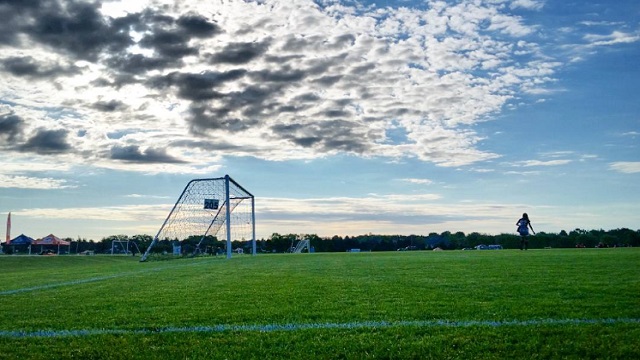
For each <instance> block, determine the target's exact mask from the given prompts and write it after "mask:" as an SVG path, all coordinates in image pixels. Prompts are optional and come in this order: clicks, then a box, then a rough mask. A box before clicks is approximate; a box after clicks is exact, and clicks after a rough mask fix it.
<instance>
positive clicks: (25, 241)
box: [5, 234, 35, 245]
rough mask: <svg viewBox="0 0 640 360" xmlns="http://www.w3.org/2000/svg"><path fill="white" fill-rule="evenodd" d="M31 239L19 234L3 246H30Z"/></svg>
mask: <svg viewBox="0 0 640 360" xmlns="http://www.w3.org/2000/svg"><path fill="white" fill-rule="evenodd" d="M34 241H35V240H33V239H32V238H30V237H28V236H27V235H25V234H20V235H19V236H17V237H16V238H14V239H12V240H11V241H10V242H9V243H8V244H6V243H5V245H31V243H32V242H34Z"/></svg>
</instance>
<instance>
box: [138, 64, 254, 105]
mask: <svg viewBox="0 0 640 360" xmlns="http://www.w3.org/2000/svg"><path fill="white" fill-rule="evenodd" d="M245 74H246V70H241V69H237V70H230V71H225V72H216V71H206V72H203V73H198V74H193V73H179V72H173V73H170V74H167V75H163V76H156V77H153V78H151V79H149V81H148V82H147V84H148V85H149V86H150V87H152V88H155V89H164V88H169V87H177V89H178V96H179V97H180V98H183V99H186V100H191V101H205V100H211V99H219V98H222V97H224V96H225V95H224V94H221V93H219V92H218V91H216V90H215V89H216V88H217V87H219V86H221V85H222V84H224V83H226V82H228V81H233V80H238V79H240V78H242V77H243V76H244V75H245Z"/></svg>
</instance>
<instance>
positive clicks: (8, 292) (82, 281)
mask: <svg viewBox="0 0 640 360" xmlns="http://www.w3.org/2000/svg"><path fill="white" fill-rule="evenodd" d="M210 261H211V260H202V261H199V262H193V263H188V264H180V265H171V266H164V267H157V268H152V269H144V270H140V271H130V272H125V273H118V274H113V275H105V276H96V277H92V278H88V279H80V280H73V281H66V282H61V283H53V284H46V285H38V286H32V287H26V288H21V289H13V290H5V291H0V296H2V295H14V294H19V293H23V292H30V291H38V290H47V289H53V288H57V287H62V286H72V285H80V284H86V283H92V282H97V281H103V280H109V279H115V278H119V277H123V276H132V275H139V274H146V273H149V272H154V271H162V270H167V269H175V268H180V267H187V266H194V265H201V264H204V263H209V262H210Z"/></svg>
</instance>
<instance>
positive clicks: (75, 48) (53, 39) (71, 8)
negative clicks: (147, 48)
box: [23, 1, 133, 60]
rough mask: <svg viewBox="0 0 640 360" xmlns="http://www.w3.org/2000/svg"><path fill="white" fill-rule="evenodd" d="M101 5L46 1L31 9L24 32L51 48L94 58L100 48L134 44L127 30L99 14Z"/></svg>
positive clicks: (112, 49) (105, 49)
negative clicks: (42, 4)
mask: <svg viewBox="0 0 640 360" xmlns="http://www.w3.org/2000/svg"><path fill="white" fill-rule="evenodd" d="M100 6H101V4H100V3H98V2H96V3H88V2H81V1H78V2H75V1H65V2H63V3H61V4H57V3H56V2H54V1H49V2H47V3H46V5H44V6H42V7H38V8H37V9H34V10H33V11H32V12H31V14H30V15H31V21H29V22H28V23H27V24H28V25H26V26H24V28H23V32H24V33H26V34H27V35H28V36H30V37H31V38H33V39H35V40H36V41H38V42H40V43H43V44H46V45H49V46H50V47H51V48H53V49H57V50H66V51H67V52H68V53H70V54H73V55H74V56H75V57H77V58H80V59H87V60H97V58H98V55H99V54H100V53H101V52H102V51H107V52H121V51H122V50H124V49H125V48H127V47H128V46H130V45H133V40H132V39H131V37H130V35H129V33H128V32H126V31H122V30H123V29H120V28H118V27H115V26H112V24H111V23H110V22H109V19H106V18H104V17H103V16H102V14H100V12H99V10H98V9H99V7H100ZM118 24H119V25H120V23H118Z"/></svg>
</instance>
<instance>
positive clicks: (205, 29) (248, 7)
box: [0, 0, 611, 173]
mask: <svg viewBox="0 0 640 360" xmlns="http://www.w3.org/2000/svg"><path fill="white" fill-rule="evenodd" d="M505 4H507V3H506V2H504V1H489V2H477V1H467V0H464V1H459V2H456V3H451V4H448V3H445V2H428V3H426V4H425V6H421V7H418V8H409V7H402V8H398V9H394V8H392V7H385V8H367V7H362V6H358V5H357V4H354V3H351V2H347V3H341V4H337V3H331V4H329V3H327V4H319V3H318V2H315V1H311V0H294V1H289V0H287V1H285V0H271V1H268V2H263V1H225V2H219V3H218V2H216V3H215V4H214V3H202V2H195V1H181V2H178V3H176V4H175V5H172V6H160V5H158V3H157V2H155V1H147V2H145V1H142V0H141V1H140V2H138V1H136V2H127V1H110V2H105V3H103V4H101V3H100V2H84V1H75V0H70V1H37V0H32V1H26V2H10V3H6V4H3V5H2V6H0V11H2V12H3V14H7V16H4V17H3V18H6V19H7V20H6V21H5V22H3V23H2V24H0V34H1V35H0V43H2V44H3V54H1V55H0V80H2V81H0V93H2V94H10V95H11V98H12V99H13V100H12V101H13V102H12V103H11V104H5V105H4V107H5V108H7V109H8V110H9V111H10V114H11V116H14V117H15V118H12V119H14V120H11V121H13V122H11V123H9V120H7V119H8V118H6V119H5V120H4V121H5V123H0V124H2V125H0V126H4V128H0V131H2V132H0V134H1V135H0V141H3V140H4V141H5V142H10V143H12V145H11V146H4V149H7V150H8V151H14V152H29V153H36V154H41V155H48V156H51V158H52V159H55V157H56V156H61V155H65V156H68V157H71V156H75V159H74V160H70V159H69V158H66V160H68V161H72V162H74V163H83V162H85V163H86V160H87V159H91V160H92V162H91V163H92V164H94V166H100V167H106V168H117V169H121V170H126V169H129V170H131V171H148V170H149V167H150V166H148V165H150V164H164V165H166V166H167V168H166V171H173V172H178V173H179V172H193V171H202V170H201V169H206V168H213V167H218V166H219V163H218V161H221V159H222V158H223V157H224V156H251V157H255V158H260V159H266V160H289V159H314V158H320V157H326V156H331V155H335V154H351V155H355V156H362V157H373V156H375V157H384V158H390V159H402V158H416V159H419V160H421V161H425V162H432V163H434V164H436V165H438V166H464V165H469V164H473V163H477V162H482V161H486V160H489V159H494V158H497V157H500V154H496V153H492V152H490V151H487V150H485V149H483V148H482V140H483V138H482V137H481V136H479V135H478V134H477V133H476V131H475V130H474V129H475V127H474V125H476V124H477V123H478V122H481V121H488V120H491V119H493V118H494V116H495V115H496V114H498V113H499V112H500V111H502V110H503V107H504V106H505V105H506V104H507V103H508V102H509V101H511V100H512V99H514V98H517V97H518V96H520V95H521V94H526V93H532V92H538V93H541V92H543V91H544V86H545V84H547V83H549V82H551V81H553V74H554V71H555V69H556V68H557V67H558V66H560V65H559V63H558V62H552V61H548V60H547V59H548V58H546V57H544V56H543V54H541V50H540V46H538V44H536V43H535V36H534V35H535V32H536V27H535V26H532V25H529V24H527V22H526V21H525V20H524V19H523V18H521V17H520V16H517V15H515V14H513V13H511V9H529V10H539V9H540V7H541V6H542V5H543V4H544V3H543V2H541V1H533V0H528V1H525V0H520V1H515V2H511V3H510V5H511V6H507V5H505ZM8 14H11V16H9V15H8ZM610 40H611V39H600V40H597V41H610ZM514 44H517V46H514ZM6 116H9V115H6ZM15 119H30V121H22V122H16V120H15ZM31 119H33V121H31ZM61 129H63V130H61ZM391 130H393V131H391ZM109 134H121V136H120V137H118V138H116V137H110V136H109ZM393 134H402V135H403V136H402V141H398V139H393V138H392V137H391V136H392V135H393ZM23 139H26V140H23ZM20 141H23V142H20ZM132 144H134V145H132ZM158 144H163V145H162V147H161V146H159V145H158ZM188 144H195V145H197V146H196V147H195V148H189V147H188ZM105 149H110V150H105ZM212 149H215V150H216V151H217V152H216V155H217V156H216V157H208V156H203V155H204V154H206V152H207V151H211V150H212ZM202 159H210V160H208V162H206V163H205V162H203V160H202Z"/></svg>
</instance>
